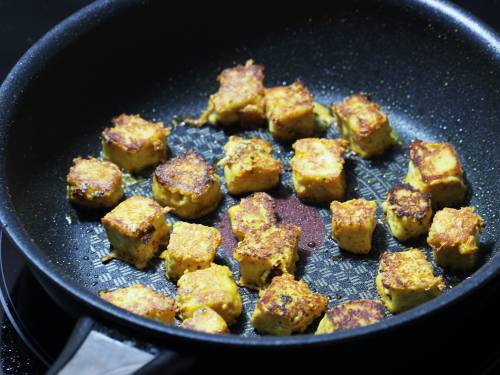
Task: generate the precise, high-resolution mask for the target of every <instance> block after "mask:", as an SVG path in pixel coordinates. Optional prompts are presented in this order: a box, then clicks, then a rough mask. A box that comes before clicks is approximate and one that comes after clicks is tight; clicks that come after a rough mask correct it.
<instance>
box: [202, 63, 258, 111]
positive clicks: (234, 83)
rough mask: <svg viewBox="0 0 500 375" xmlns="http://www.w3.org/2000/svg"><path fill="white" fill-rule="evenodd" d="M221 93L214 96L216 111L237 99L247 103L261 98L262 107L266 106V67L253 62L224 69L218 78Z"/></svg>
mask: <svg viewBox="0 0 500 375" xmlns="http://www.w3.org/2000/svg"><path fill="white" fill-rule="evenodd" d="M217 81H218V82H219V85H220V87H219V91H218V92H217V93H216V94H214V95H213V98H212V99H213V104H214V107H215V110H216V111H218V110H221V109H222V108H224V107H225V106H226V105H227V103H228V102H231V101H232V100H233V99H234V98H235V97H236V98H239V101H241V102H243V103H245V102H247V101H248V102H249V101H252V99H254V98H256V97H257V98H259V99H260V100H259V101H260V102H261V103H260V106H262V107H263V106H264V66H263V65H259V64H253V61H252V60H249V61H247V63H246V64H245V65H237V66H235V67H234V68H227V69H224V70H223V71H222V72H221V73H220V74H219V76H218V77H217ZM257 104H259V103H257Z"/></svg>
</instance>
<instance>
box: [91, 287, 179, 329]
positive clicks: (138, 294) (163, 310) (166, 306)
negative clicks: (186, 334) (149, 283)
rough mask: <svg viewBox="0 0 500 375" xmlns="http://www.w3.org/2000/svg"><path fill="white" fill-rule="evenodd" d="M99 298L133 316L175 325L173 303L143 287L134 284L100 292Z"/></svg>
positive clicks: (171, 300)
mask: <svg viewBox="0 0 500 375" xmlns="http://www.w3.org/2000/svg"><path fill="white" fill-rule="evenodd" d="M99 296H100V297H101V298H102V299H104V300H105V301H107V302H109V303H111V304H113V305H115V306H118V307H120V308H122V309H124V310H127V311H130V312H132V313H134V314H137V315H141V316H144V317H146V318H151V319H155V320H159V321H160V322H163V323H166V324H170V325H173V324H175V301H174V300H173V299H172V298H170V297H167V296H165V295H163V294H162V293H160V292H157V291H155V290H153V289H150V288H148V287H146V286H144V285H140V284H135V285H131V286H129V287H127V288H120V289H116V290H113V291H110V292H108V291H101V292H99Z"/></svg>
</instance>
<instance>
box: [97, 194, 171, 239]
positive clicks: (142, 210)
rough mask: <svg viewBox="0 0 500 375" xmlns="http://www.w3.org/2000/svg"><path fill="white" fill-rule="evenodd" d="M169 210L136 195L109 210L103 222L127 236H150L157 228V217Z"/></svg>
mask: <svg viewBox="0 0 500 375" xmlns="http://www.w3.org/2000/svg"><path fill="white" fill-rule="evenodd" d="M169 210H170V208H163V207H161V206H160V205H159V204H158V203H157V202H155V201H154V200H152V199H150V198H146V197H141V196H137V195H135V196H132V197H130V198H128V199H127V200H125V201H123V202H121V203H120V204H119V205H118V206H116V207H115V208H114V209H113V210H112V211H110V212H108V213H107V214H106V215H105V216H104V217H103V218H102V219H101V223H102V224H103V225H104V226H108V227H111V228H115V229H117V230H118V231H119V232H120V233H121V234H122V235H125V236H127V237H134V238H148V237H147V235H148V234H149V235H152V233H153V232H154V231H155V230H156V228H155V226H154V222H155V219H156V218H157V217H158V215H163V214H164V213H166V212H168V211H169ZM144 236H146V237H144Z"/></svg>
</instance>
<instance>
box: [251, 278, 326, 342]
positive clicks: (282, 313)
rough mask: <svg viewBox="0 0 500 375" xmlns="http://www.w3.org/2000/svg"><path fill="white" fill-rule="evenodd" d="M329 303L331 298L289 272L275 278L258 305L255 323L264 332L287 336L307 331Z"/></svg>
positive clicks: (255, 312)
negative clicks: (313, 290)
mask: <svg viewBox="0 0 500 375" xmlns="http://www.w3.org/2000/svg"><path fill="white" fill-rule="evenodd" d="M327 305H328V299H327V298H326V297H325V296H323V295H321V294H319V293H314V292H312V291H311V290H310V289H309V287H308V286H307V284H306V283H304V282H303V281H296V280H294V278H293V276H292V275H290V274H288V273H285V274H283V275H282V276H276V277H274V278H273V280H272V282H271V284H270V285H269V287H267V289H265V290H264V291H263V292H262V293H261V296H260V298H259V301H258V302H257V306H255V310H254V312H253V315H252V324H253V326H254V327H255V329H256V330H257V331H259V332H262V333H267V334H271V335H276V336H287V335H291V334H292V333H294V332H304V331H305V330H306V328H307V327H308V326H309V325H310V324H311V323H312V322H313V321H314V320H315V319H316V318H318V317H319V316H320V315H321V314H322V313H323V312H324V311H325V310H326V307H327Z"/></svg>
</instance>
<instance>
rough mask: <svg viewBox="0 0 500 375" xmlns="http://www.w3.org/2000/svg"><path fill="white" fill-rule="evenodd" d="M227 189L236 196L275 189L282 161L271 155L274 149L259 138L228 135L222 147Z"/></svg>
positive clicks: (222, 163) (221, 162)
mask: <svg viewBox="0 0 500 375" xmlns="http://www.w3.org/2000/svg"><path fill="white" fill-rule="evenodd" d="M224 152H225V157H224V158H223V159H222V160H221V161H220V164H221V165H223V166H224V176H225V178H226V185H227V190H228V191H229V193H230V194H234V195H238V194H244V193H251V192H256V191H264V190H269V189H272V188H274V187H275V186H276V185H278V184H279V182H280V173H281V169H282V164H281V162H280V161H278V160H276V159H274V158H273V148H272V147H271V145H270V144H269V142H267V141H265V140H263V139H260V138H251V139H244V138H241V137H238V136H231V137H229V141H228V142H227V143H226V145H225V146H224Z"/></svg>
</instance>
